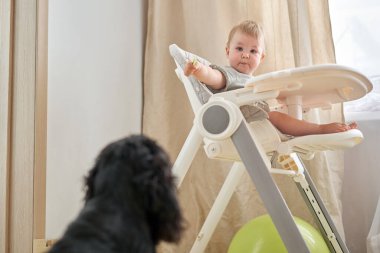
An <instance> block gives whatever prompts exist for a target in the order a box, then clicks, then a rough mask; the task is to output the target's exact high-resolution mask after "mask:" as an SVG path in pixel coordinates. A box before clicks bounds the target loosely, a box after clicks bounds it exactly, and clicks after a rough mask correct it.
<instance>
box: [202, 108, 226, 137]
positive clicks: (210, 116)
mask: <svg viewBox="0 0 380 253" xmlns="http://www.w3.org/2000/svg"><path fill="white" fill-rule="evenodd" d="M229 122H230V116H229V114H228V112H227V110H226V109H224V108H223V107H222V106H219V105H213V106H210V107H209V108H207V110H206V111H205V112H204V113H203V117H202V124H203V127H204V128H205V130H206V131H207V132H209V133H211V134H220V133H222V132H223V131H224V130H226V129H227V127H228V124H229Z"/></svg>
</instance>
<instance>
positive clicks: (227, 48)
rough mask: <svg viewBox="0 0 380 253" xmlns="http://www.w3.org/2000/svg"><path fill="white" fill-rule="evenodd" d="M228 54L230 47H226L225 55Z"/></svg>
mask: <svg viewBox="0 0 380 253" xmlns="http://www.w3.org/2000/svg"><path fill="white" fill-rule="evenodd" d="M229 54H230V48H229V47H226V55H227V56H228V55H229Z"/></svg>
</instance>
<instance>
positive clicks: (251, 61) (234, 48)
mask: <svg viewBox="0 0 380 253" xmlns="http://www.w3.org/2000/svg"><path fill="white" fill-rule="evenodd" d="M262 43H263V42H262V40H257V39H256V38H254V37H252V36H251V35H248V34H246V33H243V32H241V31H237V32H236V33H235V34H234V35H233V37H232V39H231V42H230V45H229V47H227V48H226V54H227V59H228V62H229V64H230V66H231V67H233V68H234V69H236V70H237V71H239V72H240V73H244V74H248V75H252V74H253V72H254V71H255V70H256V69H257V67H258V66H259V64H260V62H261V60H262V59H263V58H264V53H263V45H262Z"/></svg>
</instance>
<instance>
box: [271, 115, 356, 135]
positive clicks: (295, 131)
mask: <svg viewBox="0 0 380 253" xmlns="http://www.w3.org/2000/svg"><path fill="white" fill-rule="evenodd" d="M269 120H270V122H271V123H272V124H273V125H274V126H275V127H276V128H277V129H278V130H280V132H282V133H284V134H289V135H293V136H303V135H310V134H330V133H338V132H344V131H348V130H350V129H355V128H357V125H356V123H351V124H349V125H347V124H344V123H338V122H334V123H329V124H321V125H319V124H314V123H311V122H307V121H305V120H298V119H296V118H293V117H291V116H289V115H287V114H284V113H281V112H276V111H273V112H269Z"/></svg>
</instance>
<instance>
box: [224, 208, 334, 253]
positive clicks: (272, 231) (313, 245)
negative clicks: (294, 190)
mask: <svg viewBox="0 0 380 253" xmlns="http://www.w3.org/2000/svg"><path fill="white" fill-rule="evenodd" d="M294 220H295V222H296V224H297V227H298V229H299V230H300V232H301V235H302V237H303V238H304V240H305V242H306V245H307V247H308V248H309V250H310V252H311V253H325V252H326V253H330V251H329V248H328V247H327V245H326V242H325V241H324V239H323V237H322V235H321V234H320V233H319V232H318V230H316V229H315V228H314V227H313V226H312V225H310V224H309V223H307V222H306V221H304V220H302V219H300V218H297V217H294ZM274 252H275V253H287V252H288V251H287V250H286V248H285V245H284V243H283V242H282V240H281V237H280V235H279V234H278V233H277V230H276V228H275V226H274V224H273V222H272V219H271V218H270V216H269V215H262V216H260V217H257V218H255V219H253V220H251V221H250V222H248V223H247V224H245V225H244V226H243V227H242V228H241V229H240V230H239V231H238V232H237V233H236V234H235V236H234V237H233V239H232V241H231V244H230V247H229V248H228V253H274Z"/></svg>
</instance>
